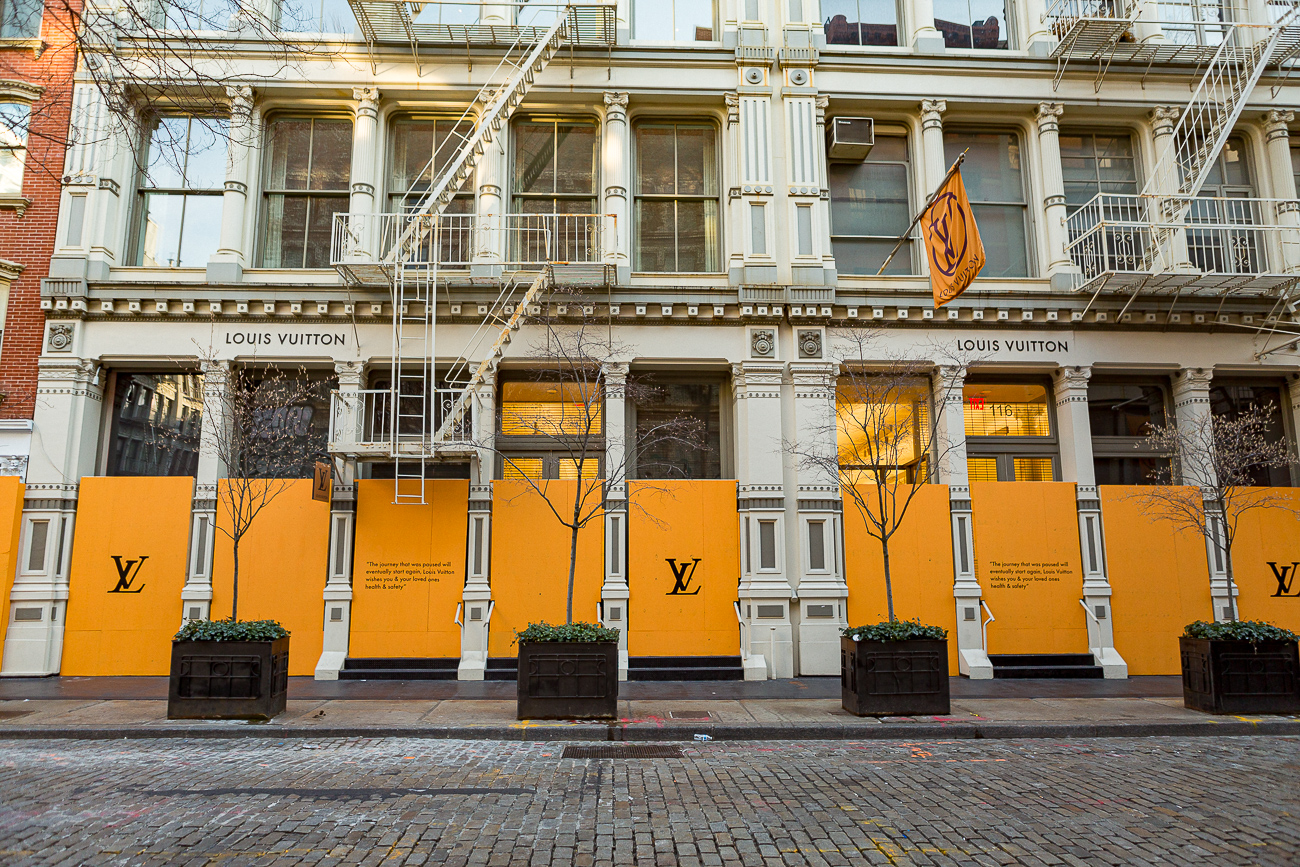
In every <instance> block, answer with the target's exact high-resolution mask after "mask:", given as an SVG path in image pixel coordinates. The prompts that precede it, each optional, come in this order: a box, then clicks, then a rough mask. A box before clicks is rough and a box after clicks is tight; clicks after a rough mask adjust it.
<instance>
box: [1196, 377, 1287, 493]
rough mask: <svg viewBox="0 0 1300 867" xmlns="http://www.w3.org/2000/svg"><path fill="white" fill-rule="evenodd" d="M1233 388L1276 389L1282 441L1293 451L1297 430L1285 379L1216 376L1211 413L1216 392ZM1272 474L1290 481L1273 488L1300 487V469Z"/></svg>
mask: <svg viewBox="0 0 1300 867" xmlns="http://www.w3.org/2000/svg"><path fill="white" fill-rule="evenodd" d="M1233 387H1237V388H1240V387H1250V388H1275V389H1277V392H1278V408H1277V409H1278V416H1279V418H1281V420H1282V439H1283V440H1284V441H1285V442H1286V443H1288V444H1289V445H1290V447H1291V449H1292V450H1294V449H1295V447H1296V430H1295V423H1294V419H1293V418H1292V413H1290V412H1288V411H1287V404H1288V394H1289V392H1288V390H1287V382H1286V379H1285V378H1283V377H1280V376H1278V377H1270V376H1267V375H1264V376H1260V375H1251V374H1239V373H1238V374H1233V373H1225V374H1224V375H1223V376H1215V377H1214V378H1213V379H1212V380H1210V409H1209V411H1210V413H1211V415H1217V413H1215V412H1214V390H1215V389H1217V388H1233ZM1270 472H1286V473H1287V475H1288V479H1289V480H1288V481H1287V482H1286V483H1285V484H1283V485H1272V486H1271V487H1298V486H1300V467H1297V466H1292V467H1290V468H1288V469H1280V468H1277V469H1273V470H1270Z"/></svg>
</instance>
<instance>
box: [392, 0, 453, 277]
mask: <svg viewBox="0 0 1300 867" xmlns="http://www.w3.org/2000/svg"><path fill="white" fill-rule="evenodd" d="M426 8H428V7H426ZM472 130H473V125H472V124H470V123H468V122H464V121H462V122H460V124H459V125H457V121H456V120H454V119H450V118H406V119H403V120H399V121H397V122H395V123H394V124H393V126H392V136H391V140H392V149H391V152H390V156H389V159H388V211H389V213H393V214H400V213H407V212H411V211H415V210H418V209H419V207H420V203H421V202H423V201H424V197H425V194H427V193H428V192H429V190H431V189H432V188H433V186H434V184H436V183H437V181H438V178H439V176H440V175H441V174H442V172H443V169H444V168H445V167H446V165H447V163H449V162H451V160H452V159H453V158H454V157H455V155H456V153H457V152H458V151H459V150H460V148H461V146H462V145H463V144H464V143H465V139H466V138H467V137H468V136H469V134H470V132H472ZM473 212H474V179H473V176H471V177H470V178H469V180H467V181H465V183H464V184H462V185H461V188H460V190H459V191H458V192H457V193H456V196H455V198H453V199H452V200H451V201H450V202H449V203H448V204H447V207H446V209H445V210H444V211H443V214H444V215H448V214H451V215H458V214H471V213H473ZM441 226H442V229H441V242H440V243H441V250H442V253H441V259H442V263H443V264H447V265H462V266H463V265H466V264H468V263H469V260H470V258H471V256H472V255H473V245H472V242H471V238H470V233H471V225H470V220H469V218H468V217H456V216H453V217H450V218H448V219H444V220H443V221H442V223H441ZM416 255H417V256H424V255H425V253H424V252H423V250H421V251H419V252H418V253H417V254H416Z"/></svg>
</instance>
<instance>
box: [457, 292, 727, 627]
mask: <svg viewBox="0 0 1300 867" xmlns="http://www.w3.org/2000/svg"><path fill="white" fill-rule="evenodd" d="M542 309H543V311H545V312H543V313H542V314H541V315H540V316H537V317H534V318H532V319H531V320H529V321H528V323H527V325H526V326H525V327H526V328H527V327H530V326H531V327H532V328H537V329H540V330H541V334H540V335H539V336H538V339H537V340H536V343H535V345H534V346H533V347H532V349H531V352H530V354H529V358H530V361H531V365H530V370H529V374H528V375H529V380H528V382H527V385H528V386H529V387H533V388H537V389H539V391H540V390H542V389H545V390H547V391H549V392H551V393H550V394H548V395H547V398H548V400H547V403H548V404H550V405H551V406H553V409H551V410H550V411H521V412H510V413H503V415H502V417H501V420H500V422H501V431H500V433H504V434H508V435H509V436H511V437H514V438H528V441H529V444H530V445H531V446H532V448H533V449H534V450H535V452H534V453H544V454H547V455H549V456H551V457H552V458H553V459H555V460H556V462H557V467H558V470H559V473H558V474H559V476H560V478H561V479H571V480H573V481H574V482H575V487H574V493H573V499H572V501H568V500H567V499H566V500H564V501H561V502H556V501H554V500H553V499H552V498H551V496H550V495H549V494H550V488H551V484H552V482H553V481H556V480H555V479H547V478H543V477H542V476H543V473H542V472H540V471H539V470H540V469H541V467H540V461H538V459H537V458H536V457H533V456H530V454H529V452H527V451H522V450H520V449H519V448H511V447H509V446H503V444H502V442H501V441H500V439H498V438H494V439H493V440H492V441H491V442H490V443H481V444H479V447H480V448H486V449H487V450H488V451H490V452H491V453H492V454H493V455H495V456H499V457H500V459H501V462H502V465H503V466H504V467H505V469H506V471H507V476H508V477H509V478H514V479H519V480H521V481H523V482H525V483H526V485H527V488H528V490H531V491H532V492H534V493H536V494H537V495H538V496H540V497H541V498H542V501H543V502H544V503H546V506H547V508H548V509H549V510H550V513H551V515H552V516H554V518H555V520H556V521H558V522H559V523H560V525H561V526H563V527H565V528H566V529H568V530H569V583H568V601H567V604H566V607H565V622H566V623H572V622H573V587H574V578H575V575H576V573H577V562H578V534H579V532H581V531H582V529H583V528H584V527H586V526H588V525H589V524H590V523H592V522H593V521H596V520H597V519H599V518H600V517H601V515H602V514H603V512H604V508H605V495H606V492H607V491H608V490H609V489H611V488H622V487H624V486H625V485H626V482H627V480H628V478H629V476H630V475H631V474H632V473H635V474H636V475H638V476H639V477H641V478H645V477H647V476H648V477H650V478H656V479H671V478H687V477H688V474H687V473H686V472H685V471H684V470H683V469H682V467H681V466H679V465H676V464H674V463H673V462H671V461H670V460H667V459H666V458H665V452H668V451H672V450H674V449H675V448H685V449H699V450H703V449H705V448H706V444H705V437H704V424H703V423H702V422H701V420H700V419H698V418H695V417H692V416H690V415H689V414H685V413H678V414H667V415H665V416H663V417H661V418H659V419H656V420H655V421H653V422H651V423H649V424H644V425H638V427H637V430H636V431H635V432H629V436H628V437H627V442H626V445H625V447H624V448H623V449H622V451H617V450H616V451H613V452H611V451H607V450H606V440H605V416H604V412H603V407H604V402H605V398H606V395H607V393H608V392H609V390H610V389H611V388H612V387H622V388H623V389H624V397H625V399H626V400H628V401H631V402H636V403H649V402H653V401H654V400H655V399H656V398H657V397H660V396H662V394H663V391H662V389H660V388H659V387H657V386H656V385H654V384H653V382H652V381H651V380H650V379H648V378H643V377H636V376H629V377H627V379H626V382H625V383H624V384H621V385H620V386H615V385H614V384H613V383H611V382H610V381H609V367H608V365H609V363H610V362H617V361H618V360H620V359H625V358H629V357H631V355H632V353H631V352H630V350H629V347H627V346H624V345H622V344H620V343H619V342H618V341H616V340H615V339H614V337H613V336H612V329H611V328H610V326H609V323H608V320H606V319H601V318H598V317H597V316H596V315H595V314H594V313H592V312H590V311H594V309H595V305H594V303H593V302H591V301H588V300H586V299H584V298H582V297H581V296H579V295H574V294H570V293H566V292H562V291H556V292H555V293H554V294H553V295H552V296H551V298H550V299H549V301H548V303H545V304H543V305H542ZM560 310H564V313H560V312H559V311H560ZM539 396H540V394H539ZM517 441H518V440H517V439H516V442H517ZM652 488H653V486H652ZM628 504H629V508H640V509H642V510H644V506H643V505H641V504H640V503H639V502H634V499H633V498H632V497H629V500H628Z"/></svg>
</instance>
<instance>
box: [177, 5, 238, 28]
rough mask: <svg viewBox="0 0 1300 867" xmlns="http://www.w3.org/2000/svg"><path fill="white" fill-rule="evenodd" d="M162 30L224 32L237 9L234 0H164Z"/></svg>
mask: <svg viewBox="0 0 1300 867" xmlns="http://www.w3.org/2000/svg"><path fill="white" fill-rule="evenodd" d="M161 5H162V12H163V22H162V27H163V29H164V30H225V29H227V28H228V27H229V25H230V16H231V15H234V14H235V11H236V10H237V9H238V8H239V4H238V3H237V2H236V0H164V2H163V3H162V4H161Z"/></svg>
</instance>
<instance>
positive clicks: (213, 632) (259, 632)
mask: <svg viewBox="0 0 1300 867" xmlns="http://www.w3.org/2000/svg"><path fill="white" fill-rule="evenodd" d="M288 637H289V630H287V629H285V628H284V627H283V626H281V625H280V624H279V623H278V622H276V621H274V620H191V621H189V622H188V623H186V624H185V625H184V626H182V627H181V631H180V632H178V633H176V639H177V640H178V641H275V640H276V639H277V638H288Z"/></svg>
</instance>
